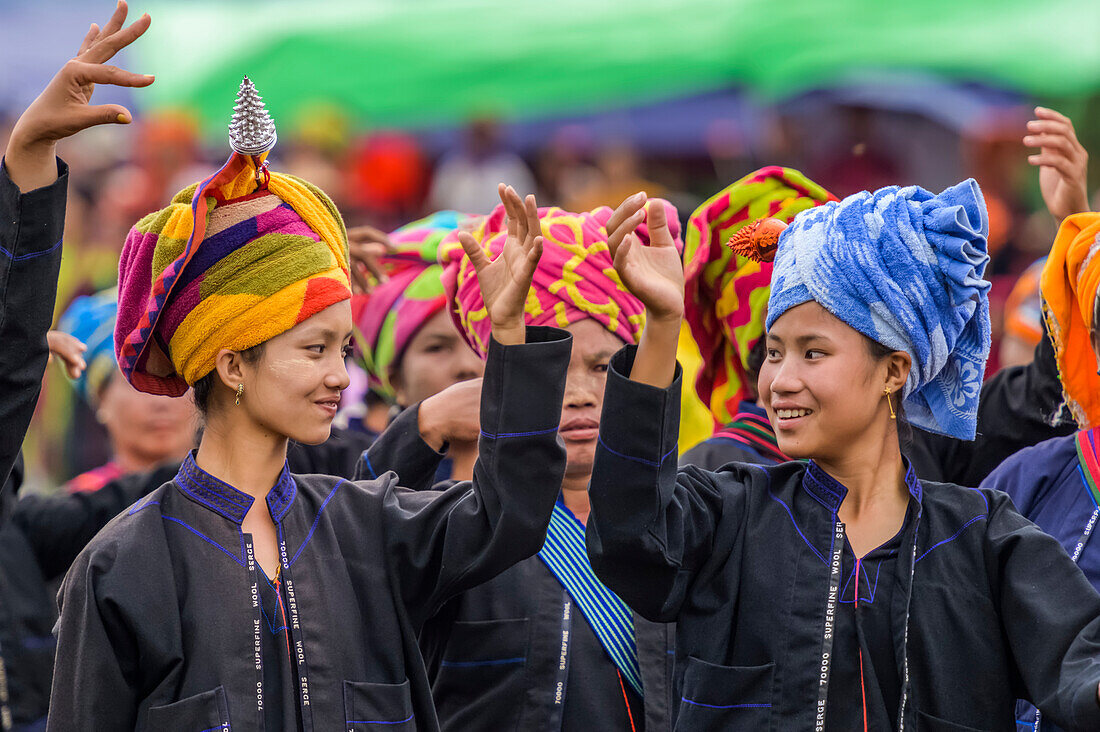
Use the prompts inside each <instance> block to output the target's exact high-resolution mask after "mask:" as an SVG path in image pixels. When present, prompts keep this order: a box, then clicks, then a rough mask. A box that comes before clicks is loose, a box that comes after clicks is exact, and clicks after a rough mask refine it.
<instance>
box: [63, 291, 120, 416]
mask: <svg viewBox="0 0 1100 732" xmlns="http://www.w3.org/2000/svg"><path fill="white" fill-rule="evenodd" d="M117 313H118V289H117V288H114V287H112V288H111V289H109V290H103V291H101V292H97V293H96V294H94V295H87V296H84V297H78V298H76V299H75V300H73V302H72V304H71V305H69V307H68V308H67V309H66V310H65V312H64V314H63V315H62V316H61V320H60V321H59V322H58V324H57V329H58V330H61V331H64V332H65V333H68V334H69V335H71V336H72V337H74V338H76V339H77V340H78V341H80V342H81V343H83V344H84V345H85V346H87V347H88V350H87V351H85V352H84V363H85V364H86V367H85V369H84V373H82V374H81V375H80V377H79V378H77V379H76V380H74V381H73V388H75V389H76V391H77V393H78V394H80V396H81V397H82V398H83V399H84V401H85V402H87V403H88V405H89V406H90V407H91V408H92V409H93V410H95V409H97V408H98V407H99V397H100V394H101V392H102V391H103V387H104V386H106V385H107V382H108V381H110V379H111V377H112V376H114V374H115V373H116V372H117V371H118V362H117V361H116V360H115V338H114V336H115V316H116V314H117Z"/></svg>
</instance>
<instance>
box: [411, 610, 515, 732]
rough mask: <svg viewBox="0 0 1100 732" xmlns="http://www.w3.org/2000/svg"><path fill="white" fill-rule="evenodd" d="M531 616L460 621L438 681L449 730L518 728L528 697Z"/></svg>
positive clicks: (436, 691)
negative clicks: (528, 651)
mask: <svg viewBox="0 0 1100 732" xmlns="http://www.w3.org/2000/svg"><path fill="white" fill-rule="evenodd" d="M527 633H528V621H527V618H515V619H509V620H481V621H455V622H454V624H453V626H452V628H451V632H450V635H449V636H448V640H447V645H446V647H444V649H443V654H442V655H443V657H442V658H441V659H440V662H439V668H438V671H437V672H436V675H435V678H434V679H432V697H433V698H434V699H435V706H436V711H437V712H438V714H439V723H440V726H441V727H442V728H443V729H444V730H462V731H463V732H481V730H486V731H487V730H494V731H495V730H506V729H514V728H515V726H516V725H517V724H518V723H519V715H520V712H521V711H522V710H523V700H524V699H525V698H526V696H527V690H526V688H525V686H524V675H525V669H526V666H527V647H528V636H527Z"/></svg>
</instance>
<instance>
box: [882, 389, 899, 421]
mask: <svg viewBox="0 0 1100 732" xmlns="http://www.w3.org/2000/svg"><path fill="white" fill-rule="evenodd" d="M883 392H884V393H885V394H886V403H887V404H888V405H890V419H897V418H898V413H897V412H895V411H894V400H893V399H891V398H890V387H886V389H884V390H883Z"/></svg>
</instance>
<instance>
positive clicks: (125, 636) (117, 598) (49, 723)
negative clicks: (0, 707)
mask: <svg viewBox="0 0 1100 732" xmlns="http://www.w3.org/2000/svg"><path fill="white" fill-rule="evenodd" d="M117 552H118V549H117V547H115V546H111V547H107V548H104V549H101V550H100V551H96V552H86V553H84V554H81V555H80V556H79V557H78V558H77V560H76V562H75V563H74V564H73V566H72V569H70V570H69V573H68V574H66V575H65V581H64V582H63V583H62V585H61V592H60V593H59V594H58V607H59V610H60V613H61V619H60V620H59V621H58V624H57V631H56V633H57V647H58V648H59V649H62V652H61V653H59V654H58V657H57V660H56V662H55V664H54V675H53V688H52V691H51V693H50V712H49V715H48V717H47V719H46V730H47V731H48V732H54V731H56V732H73V731H74V730H79V731H80V732H84V731H85V730H86V731H87V732H92V731H93V730H107V729H110V730H132V729H135V725H136V724H137V719H136V717H137V709H138V703H139V700H140V699H141V696H142V692H141V685H142V684H145V685H147V686H148V685H150V684H152V683H155V682H156V680H154V679H147V678H146V679H143V678H141V676H142V674H141V673H140V670H139V669H140V667H141V659H140V654H139V653H138V642H139V641H138V639H139V637H141V642H143V643H148V642H153V643H155V642H156V639H155V637H154V639H153V640H152V641H150V639H149V638H147V637H144V634H142V633H140V631H139V629H138V627H137V624H136V623H134V622H133V621H134V619H133V617H132V615H131V613H130V610H129V608H128V604H129V603H130V602H131V601H133V600H135V599H138V604H139V605H140V599H139V598H151V597H166V596H168V595H170V593H168V592H164V593H163V594H161V593H162V592H163V591H164V590H165V589H166V587H165V582H164V578H165V577H168V578H170V577H171V576H172V573H171V572H164V573H162V576H152V577H149V576H139V575H136V574H135V573H133V572H127V571H125V570H122V571H120V570H119V569H118V568H117V567H116V556H117ZM112 570H114V571H112ZM146 593H148V594H146ZM161 630H162V632H163V630H167V631H168V632H169V633H170V632H171V630H172V629H170V628H169V629H161ZM153 635H154V636H155V635H156V634H153ZM165 635H167V633H165Z"/></svg>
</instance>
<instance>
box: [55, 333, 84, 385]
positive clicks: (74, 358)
mask: <svg viewBox="0 0 1100 732" xmlns="http://www.w3.org/2000/svg"><path fill="white" fill-rule="evenodd" d="M46 344H47V345H48V346H49V347H50V361H52V360H53V359H54V357H56V358H57V359H59V360H60V361H61V367H62V368H64V369H65V373H66V374H68V375H69V378H70V379H79V378H80V375H81V374H83V373H84V369H86V368H87V367H88V364H86V363H85V362H84V352H85V351H87V350H88V347H87V346H86V345H84V344H83V343H81V342H80V341H79V340H78V339H77V338H76V337H74V336H71V335H69V334H68V333H66V332H64V331H60V330H51V331H49V332H48V333H46Z"/></svg>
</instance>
